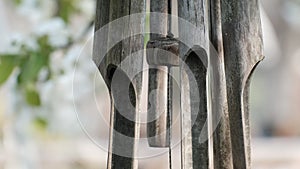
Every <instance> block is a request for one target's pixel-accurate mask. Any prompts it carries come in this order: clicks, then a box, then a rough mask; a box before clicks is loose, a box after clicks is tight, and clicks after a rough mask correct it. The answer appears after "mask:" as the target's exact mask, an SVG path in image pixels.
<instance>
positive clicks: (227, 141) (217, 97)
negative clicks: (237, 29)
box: [210, 0, 233, 169]
mask: <svg viewBox="0 0 300 169" xmlns="http://www.w3.org/2000/svg"><path fill="white" fill-rule="evenodd" d="M210 41H211V43H212V46H210V47H211V49H210V66H211V72H210V73H211V75H210V77H211V78H210V82H211V92H210V93H211V94H212V96H211V110H212V126H213V127H212V129H213V130H214V131H213V162H214V168H215V169H232V168H233V162H232V151H231V148H232V146H231V136H230V124H229V114H228V105H227V93H226V78H225V68H224V66H225V65H224V53H223V37H222V25H221V2H220V0H211V1H210Z"/></svg>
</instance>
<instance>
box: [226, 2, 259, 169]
mask: <svg viewBox="0 0 300 169" xmlns="http://www.w3.org/2000/svg"><path fill="white" fill-rule="evenodd" d="M221 3H222V4H221V11H222V33H223V41H224V58H225V72H226V83H227V97H228V110H229V119H230V129H231V140H232V153H233V165H234V168H235V169H241V168H243V169H249V168H250V167H251V165H250V160H251V159H250V154H251V153H250V130H249V109H248V105H249V103H248V95H249V84H250V80H249V78H250V76H251V73H252V72H253V70H254V68H255V66H256V65H257V63H258V62H259V61H261V60H262V59H263V56H262V31H261V21H260V14H259V4H258V0H240V1H236V0H222V1H221Z"/></svg>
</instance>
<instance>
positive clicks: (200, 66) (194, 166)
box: [178, 0, 209, 169]
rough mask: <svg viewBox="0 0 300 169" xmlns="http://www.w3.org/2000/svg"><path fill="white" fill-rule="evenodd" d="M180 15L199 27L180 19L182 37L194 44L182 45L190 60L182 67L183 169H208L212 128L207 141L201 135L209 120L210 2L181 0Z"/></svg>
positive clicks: (185, 58) (184, 55)
mask: <svg viewBox="0 0 300 169" xmlns="http://www.w3.org/2000/svg"><path fill="white" fill-rule="evenodd" d="M178 16H179V17H180V18H182V19H184V20H185V21H187V22H189V23H191V24H192V25H194V26H195V27H196V32H189V30H190V29H187V28H186V27H185V26H186V24H182V23H180V22H179V38H180V39H187V40H188V41H190V42H191V44H193V45H192V47H188V46H187V45H185V44H180V47H179V53H180V57H181V58H182V60H183V61H184V62H185V63H186V65H183V66H181V113H182V125H181V128H182V132H181V134H182V144H181V149H182V150H181V151H182V152H181V153H182V168H183V169H207V168H208V167H209V153H208V129H206V130H207V131H204V133H205V134H204V135H206V136H205V137H206V138H207V140H205V141H203V142H200V141H199V138H200V134H201V132H202V129H203V127H204V125H205V122H206V120H207V93H206V86H207V81H206V78H207V63H205V60H207V57H208V46H209V34H208V33H209V32H208V31H209V29H208V3H207V1H206V0H179V1H178ZM191 48H192V49H191ZM188 70H191V72H190V73H188ZM193 77H194V78H193ZM193 79H194V80H195V81H194V80H193ZM195 89H197V90H195ZM202 134H203V133H202Z"/></svg>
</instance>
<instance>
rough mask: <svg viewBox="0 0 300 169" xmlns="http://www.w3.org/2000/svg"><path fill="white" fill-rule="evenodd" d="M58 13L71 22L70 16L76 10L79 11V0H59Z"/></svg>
mask: <svg viewBox="0 0 300 169" xmlns="http://www.w3.org/2000/svg"><path fill="white" fill-rule="evenodd" d="M56 2H57V15H58V16H59V17H61V18H62V19H63V20H64V21H65V22H66V23H68V22H69V20H70V16H71V15H72V14H73V13H74V12H78V11H79V10H78V8H77V6H76V2H77V0H57V1H56Z"/></svg>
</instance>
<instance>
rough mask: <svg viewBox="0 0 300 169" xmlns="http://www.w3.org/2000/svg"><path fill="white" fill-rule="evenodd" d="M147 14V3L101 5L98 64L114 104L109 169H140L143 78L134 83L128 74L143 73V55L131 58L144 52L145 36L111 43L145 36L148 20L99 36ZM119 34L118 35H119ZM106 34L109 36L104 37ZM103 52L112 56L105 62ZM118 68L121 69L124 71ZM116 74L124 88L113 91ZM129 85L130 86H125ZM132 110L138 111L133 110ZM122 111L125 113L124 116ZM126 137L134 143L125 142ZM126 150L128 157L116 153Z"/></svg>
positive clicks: (102, 0)
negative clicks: (126, 19) (125, 18)
mask: <svg viewBox="0 0 300 169" xmlns="http://www.w3.org/2000/svg"><path fill="white" fill-rule="evenodd" d="M144 12H145V1H144V0H124V1H118V0H98V1H97V12H96V22H95V28H96V30H95V32H96V33H95V41H94V61H95V63H96V64H97V66H98V67H99V70H100V73H101V75H102V76H103V78H104V80H105V82H106V84H107V87H108V88H109V90H110V94H111V104H112V109H111V122H110V129H111V130H110V143H109V155H108V166H107V168H108V169H112V168H116V169H119V168H126V169H131V168H137V162H136V160H135V159H134V157H135V153H136V147H137V141H138V138H139V123H135V122H137V121H138V119H139V112H140V107H141V103H140V97H141V85H142V75H141V74H137V75H136V77H135V78H134V79H133V80H132V79H130V78H129V77H128V74H132V73H134V72H137V71H139V70H142V65H143V55H142V53H141V55H140V56H137V57H129V58H128V56H129V55H130V54H133V53H134V52H137V51H139V50H142V49H143V47H144V41H143V35H134V36H130V37H129V38H123V39H122V41H120V42H119V43H117V44H110V43H111V39H112V38H113V37H115V36H121V37H123V35H128V34H129V35H130V33H131V32H142V31H139V30H143V29H144V26H143V25H144V17H143V16H141V17H139V18H134V19H129V22H120V23H119V24H118V25H116V27H114V28H112V27H110V26H108V27H107V29H105V32H104V33H102V35H99V34H97V31H98V30H99V29H101V28H103V26H104V25H106V24H107V23H109V22H111V21H114V20H115V19H118V18H121V17H123V16H127V15H130V14H134V13H144ZM132 25H135V26H132ZM137 25H138V26H137ZM118 28H119V29H118ZM112 30H114V31H112ZM115 30H118V31H117V32H115ZM103 34H104V35H105V36H103ZM106 35H107V36H106ZM99 38H100V39H99ZM110 45H113V47H112V48H111V49H108V46H110ZM103 50H104V51H108V53H107V54H106V55H105V57H104V58H103V60H101V58H99V56H98V53H99V52H103ZM125 59H128V60H126V62H129V63H131V66H123V65H122V64H121V63H122V61H124V60H125ZM118 68H121V69H123V70H124V71H122V70H121V69H118ZM115 74H118V77H119V78H120V79H119V80H122V82H124V84H123V83H122V84H117V85H119V86H116V87H114V89H112V86H111V85H112V84H111V82H112V79H113V77H114V76H115ZM126 84H128V85H127V86H125V85H126ZM128 90H129V96H125V95H124V93H128ZM128 100H129V101H128ZM132 106H133V107H134V109H132ZM120 111H122V113H121V112H120ZM132 120H133V121H132ZM124 137H125V138H126V137H127V138H131V139H126V140H124V139H123V138H124ZM122 150H124V152H123V153H125V154H126V156H123V155H120V153H116V152H122Z"/></svg>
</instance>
